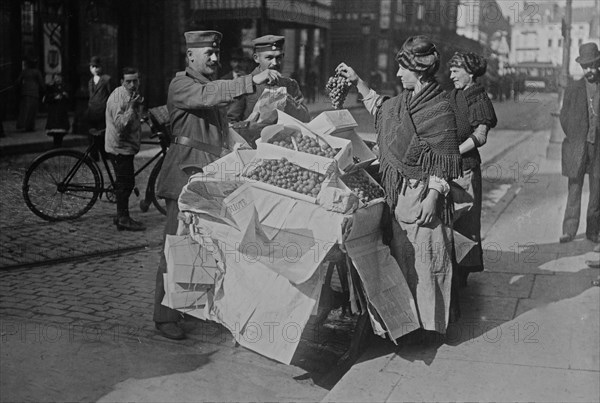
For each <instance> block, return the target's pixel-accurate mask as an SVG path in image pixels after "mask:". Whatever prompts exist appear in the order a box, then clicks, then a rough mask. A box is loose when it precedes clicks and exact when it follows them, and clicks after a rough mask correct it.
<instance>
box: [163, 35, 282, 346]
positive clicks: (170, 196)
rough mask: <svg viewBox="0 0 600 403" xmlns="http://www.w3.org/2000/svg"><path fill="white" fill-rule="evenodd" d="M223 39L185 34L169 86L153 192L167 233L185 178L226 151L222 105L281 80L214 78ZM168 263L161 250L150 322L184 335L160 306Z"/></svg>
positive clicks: (273, 76)
mask: <svg viewBox="0 0 600 403" xmlns="http://www.w3.org/2000/svg"><path fill="white" fill-rule="evenodd" d="M221 37H222V35H221V33H220V32H216V31H191V32H186V33H185V41H186V45H187V51H186V60H187V68H186V69H185V71H182V72H179V73H177V74H176V76H175V78H173V80H172V81H171V83H170V84H169V90H168V96H167V109H168V110H169V117H170V121H171V132H172V134H173V141H172V144H171V146H170V147H169V150H168V152H167V155H166V156H165V160H164V162H163V166H162V169H161V171H160V175H159V177H158V183H157V196H158V197H161V198H164V199H166V209H167V220H166V223H165V234H169V235H174V234H175V233H176V231H177V226H178V221H177V215H178V213H179V209H178V206H177V199H178V198H179V194H180V193H181V189H182V188H183V186H184V185H185V184H187V182H188V179H189V177H190V176H191V175H192V174H194V173H196V172H200V171H202V168H203V167H204V166H205V165H207V164H209V163H211V162H213V161H215V160H217V159H219V158H220V157H221V156H222V155H224V154H226V153H227V152H229V150H228V149H227V144H228V137H229V124H228V122H227V116H226V111H225V108H224V106H226V105H227V104H228V103H229V102H231V101H233V99H234V98H235V97H239V96H241V95H244V94H251V93H253V92H254V91H255V87H259V86H260V85H261V84H263V83H265V82H275V81H276V80H277V79H278V78H279V73H278V72H276V71H271V70H267V71H263V72H261V73H260V74H255V75H252V76H251V75H246V76H241V77H238V78H235V79H232V80H217V81H213V79H214V77H215V76H216V74H217V69H218V66H219V47H220V43H221ZM166 266H167V265H166V260H165V256H164V254H163V256H162V258H161V261H160V264H159V267H158V273H157V276H156V290H155V305H154V322H155V323H156V328H157V329H158V330H159V331H160V332H161V334H162V335H163V336H165V337H167V338H171V339H183V338H184V337H185V333H184V331H183V330H182V329H181V328H180V327H179V326H178V324H177V321H178V320H179V319H180V317H181V314H180V313H179V312H178V311H176V310H173V309H170V308H167V307H165V306H163V305H162V304H161V302H162V299H163V297H164V295H165V291H164V284H163V273H165V272H166Z"/></svg>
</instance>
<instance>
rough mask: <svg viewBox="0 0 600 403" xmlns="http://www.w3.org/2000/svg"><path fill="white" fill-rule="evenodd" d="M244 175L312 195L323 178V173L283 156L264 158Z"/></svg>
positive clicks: (319, 188)
mask: <svg viewBox="0 0 600 403" xmlns="http://www.w3.org/2000/svg"><path fill="white" fill-rule="evenodd" d="M245 176H246V177H247V178H250V179H253V180H256V181H260V182H264V183H268V184H271V185H274V186H277V187H280V188H282V189H288V190H292V191H294V192H297V193H301V194H304V195H307V196H312V197H317V195H318V194H319V192H320V191H321V184H322V183H323V181H324V180H325V175H322V174H319V173H317V172H313V171H309V170H308V169H304V168H302V167H299V166H298V165H295V164H292V163H291V162H289V161H288V160H287V159H285V158H282V159H279V160H264V161H262V162H261V164H260V165H259V166H257V167H256V168H254V169H253V170H252V171H251V172H250V173H249V174H246V175H245Z"/></svg>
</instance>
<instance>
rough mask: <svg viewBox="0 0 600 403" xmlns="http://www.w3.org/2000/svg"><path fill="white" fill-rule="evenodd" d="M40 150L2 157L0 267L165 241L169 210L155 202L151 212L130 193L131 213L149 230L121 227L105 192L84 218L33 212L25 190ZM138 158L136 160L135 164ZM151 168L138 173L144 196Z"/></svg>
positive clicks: (125, 248)
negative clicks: (50, 217) (63, 218)
mask: <svg viewBox="0 0 600 403" xmlns="http://www.w3.org/2000/svg"><path fill="white" fill-rule="evenodd" d="M34 157H35V155H32V154H29V155H22V156H17V157H11V158H8V159H3V160H2V162H0V172H1V175H0V187H1V188H2V195H1V196H0V228H1V229H2V231H1V233H0V269H3V268H10V267H17V266H24V265H31V264H47V263H49V262H52V261H61V260H65V259H73V258H78V257H85V256H89V255H101V254H104V253H112V252H115V251H124V250H131V249H136V248H144V247H153V246H157V245H159V244H160V243H161V241H162V231H163V225H164V216H163V215H161V214H160V213H159V212H158V211H157V210H156V209H155V208H154V206H151V207H150V210H149V211H148V212H146V213H142V212H141V211H140V209H139V201H140V199H141V197H136V196H135V195H134V194H132V195H131V197H130V211H131V214H132V216H134V217H137V218H138V219H140V220H141V221H143V222H144V223H145V224H146V226H147V228H148V229H147V230H146V231H144V232H127V231H117V230H116V228H115V226H114V224H113V223H112V216H114V214H115V211H116V206H115V204H113V203H110V202H108V201H106V199H105V198H103V199H100V200H99V201H97V202H96V204H95V205H94V207H93V208H92V209H91V210H90V211H89V212H87V213H86V214H85V215H84V216H82V217H81V218H79V219H76V220H72V221H63V222H56V223H52V222H47V221H44V220H42V219H41V218H39V217H37V216H36V215H34V214H33V213H32V212H31V211H30V210H29V209H28V208H27V206H26V205H25V202H24V200H23V195H22V192H21V186H22V180H23V176H24V174H25V171H26V169H27V166H28V165H29V163H30V161H31V160H32V159H33V158H34ZM137 164H138V162H136V165H137ZM149 174H150V169H148V168H147V169H146V170H145V171H143V172H142V174H141V175H140V176H139V177H138V178H136V184H137V186H138V188H139V190H140V194H141V196H142V197H143V194H144V191H145V186H146V183H147V178H148V176H149Z"/></svg>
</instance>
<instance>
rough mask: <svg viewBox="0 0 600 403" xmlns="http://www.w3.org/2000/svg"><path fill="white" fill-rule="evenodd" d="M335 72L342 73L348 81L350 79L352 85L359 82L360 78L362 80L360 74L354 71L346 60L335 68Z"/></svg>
mask: <svg viewBox="0 0 600 403" xmlns="http://www.w3.org/2000/svg"><path fill="white" fill-rule="evenodd" d="M335 72H336V73H337V74H339V75H341V76H342V77H345V78H346V79H347V80H348V81H350V83H351V84H352V85H356V84H358V80H360V77H359V76H358V74H356V71H354V69H353V68H352V67H350V66H348V65H347V64H346V63H344V62H342V63H340V64H339V65H338V66H337V67H336V68H335Z"/></svg>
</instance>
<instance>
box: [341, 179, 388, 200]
mask: <svg viewBox="0 0 600 403" xmlns="http://www.w3.org/2000/svg"><path fill="white" fill-rule="evenodd" d="M342 181H343V182H344V183H345V184H346V186H348V187H349V188H350V190H352V192H353V193H354V194H355V195H357V196H358V198H359V199H360V201H361V202H363V203H368V202H370V201H371V200H374V199H378V198H380V197H383V190H382V189H381V188H380V187H379V185H377V184H376V183H372V182H371V181H370V180H369V178H367V177H366V176H365V175H364V174H363V173H362V172H355V173H352V174H348V175H346V176H344V177H342Z"/></svg>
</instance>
